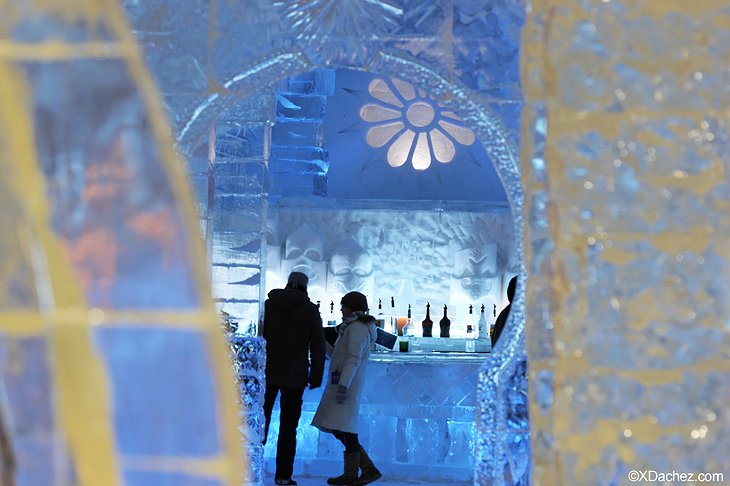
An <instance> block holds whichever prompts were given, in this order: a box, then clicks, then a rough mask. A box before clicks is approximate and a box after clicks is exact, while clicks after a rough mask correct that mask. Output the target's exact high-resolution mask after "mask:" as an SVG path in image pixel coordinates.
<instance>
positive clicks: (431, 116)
mask: <svg viewBox="0 0 730 486" xmlns="http://www.w3.org/2000/svg"><path fill="white" fill-rule="evenodd" d="M393 88H394V89H393ZM368 91H369V92H370V95H371V96H372V97H373V98H375V100H376V102H374V103H367V104H365V105H363V106H362V108H360V118H362V119H363V120H365V121H366V122H369V123H372V124H373V125H374V126H372V127H371V128H370V129H369V130H368V132H367V136H366V139H367V142H368V145H370V146H371V147H376V148H378V147H383V146H385V145H388V144H390V147H389V148H388V155H387V161H388V164H389V165H390V166H391V167H400V166H402V165H403V164H405V163H406V162H407V161H408V160H410V161H411V164H412V165H413V168H414V169H416V170H426V169H428V167H429V166H430V165H431V162H432V161H433V160H436V161H438V162H441V163H444V164H446V163H449V162H451V161H452V160H454V157H455V156H456V144H461V145H471V144H473V143H474V142H475V141H476V137H475V135H474V132H473V131H472V130H470V129H469V128H467V127H466V126H464V122H462V121H461V119H460V118H459V116H458V115H456V113H454V112H452V111H447V110H444V109H443V107H442V106H441V105H440V104H439V103H438V102H437V101H436V100H435V99H433V98H432V97H429V96H426V93H424V92H423V90H421V89H418V90H417V89H416V88H415V87H414V86H413V85H411V84H409V83H406V82H405V81H401V80H399V79H395V78H390V82H388V81H386V80H384V79H379V78H378V79H374V80H373V81H371V82H370V85H369V86H368Z"/></svg>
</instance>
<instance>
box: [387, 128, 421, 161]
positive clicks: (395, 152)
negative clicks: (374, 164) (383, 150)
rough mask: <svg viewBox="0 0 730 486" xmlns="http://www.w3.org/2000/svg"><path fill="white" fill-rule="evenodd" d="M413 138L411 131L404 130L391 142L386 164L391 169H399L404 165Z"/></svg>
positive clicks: (414, 135) (413, 134)
mask: <svg viewBox="0 0 730 486" xmlns="http://www.w3.org/2000/svg"><path fill="white" fill-rule="evenodd" d="M415 137H416V134H415V133H413V131H412V130H406V131H405V132H403V134H401V136H400V137H398V138H397V139H396V141H395V142H393V145H391V146H390V148H389V149H388V164H389V165H390V166H391V167H400V166H401V165H403V164H405V163H406V160H408V154H409V153H410V152H411V145H412V144H413V139H414V138H415Z"/></svg>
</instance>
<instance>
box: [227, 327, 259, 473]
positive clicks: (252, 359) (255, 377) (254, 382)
mask: <svg viewBox="0 0 730 486" xmlns="http://www.w3.org/2000/svg"><path fill="white" fill-rule="evenodd" d="M226 338H227V340H228V345H229V348H230V351H231V358H232V366H233V371H234V375H235V377H236V382H237V384H238V397H239V399H240V400H241V406H242V408H243V411H242V414H241V440H242V442H243V446H244V450H245V451H246V453H247V454H248V457H249V461H250V462H249V477H248V478H247V484H254V485H261V484H263V480H264V471H263V461H264V455H263V451H264V449H263V446H262V445H261V442H262V441H263V437H264V428H265V425H266V423H265V419H264V412H263V408H262V407H263V403H264V391H265V390H266V342H265V341H264V339H263V338H257V337H251V336H242V335H240V334H236V333H228V334H227V336H226Z"/></svg>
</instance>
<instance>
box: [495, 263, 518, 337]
mask: <svg viewBox="0 0 730 486" xmlns="http://www.w3.org/2000/svg"><path fill="white" fill-rule="evenodd" d="M516 288H517V276H516V275H515V276H514V277H512V278H511V279H510V281H509V283H508V284H507V300H508V301H509V304H507V307H505V308H504V309H502V312H500V313H499V315H498V316H497V320H496V321H495V322H494V332H492V349H494V346H496V345H497V340H498V339H499V336H500V335H501V334H502V330H503V329H504V325H505V324H506V323H507V318H508V317H509V312H510V310H511V309H512V299H514V297H515V289H516Z"/></svg>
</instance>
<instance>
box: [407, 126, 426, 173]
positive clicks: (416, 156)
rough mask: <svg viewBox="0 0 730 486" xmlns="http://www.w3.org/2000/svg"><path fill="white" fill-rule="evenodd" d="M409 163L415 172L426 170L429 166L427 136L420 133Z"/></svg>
mask: <svg viewBox="0 0 730 486" xmlns="http://www.w3.org/2000/svg"><path fill="white" fill-rule="evenodd" d="M411 163H412V164H413V168H414V169H416V170H426V169H428V166H429V165H431V151H430V150H428V136H427V135H426V134H425V133H423V132H421V133H419V134H418V141H416V150H414V151H413V157H411Z"/></svg>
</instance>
